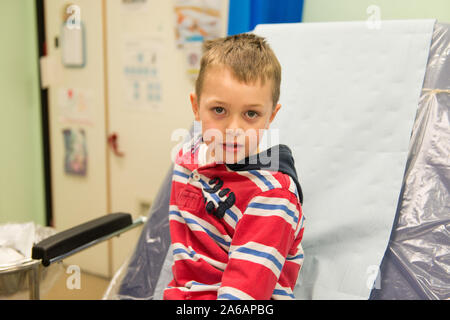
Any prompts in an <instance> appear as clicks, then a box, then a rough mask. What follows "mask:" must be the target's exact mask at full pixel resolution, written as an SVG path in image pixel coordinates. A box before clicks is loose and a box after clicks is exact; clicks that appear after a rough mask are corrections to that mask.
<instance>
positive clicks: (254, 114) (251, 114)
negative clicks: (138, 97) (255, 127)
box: [246, 111, 258, 119]
mask: <svg viewBox="0 0 450 320" xmlns="http://www.w3.org/2000/svg"><path fill="white" fill-rule="evenodd" d="M246 113H247V117H248V118H249V119H255V118H256V117H257V116H258V113H257V112H255V111H247V112H246Z"/></svg>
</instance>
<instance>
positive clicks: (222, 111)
mask: <svg viewBox="0 0 450 320" xmlns="http://www.w3.org/2000/svg"><path fill="white" fill-rule="evenodd" d="M213 111H214V112H215V113H216V114H223V113H224V112H225V109H224V108H222V107H214V108H213Z"/></svg>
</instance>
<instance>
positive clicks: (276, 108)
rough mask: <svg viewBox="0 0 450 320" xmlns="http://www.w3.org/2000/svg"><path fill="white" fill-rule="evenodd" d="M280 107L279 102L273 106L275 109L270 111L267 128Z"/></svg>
mask: <svg viewBox="0 0 450 320" xmlns="http://www.w3.org/2000/svg"><path fill="white" fill-rule="evenodd" d="M280 109H281V104H277V106H276V107H275V109H274V110H273V111H272V115H271V116H270V118H269V123H268V124H267V128H266V129H269V125H270V124H271V123H272V121H273V120H274V119H275V116H276V115H277V113H278V111H280Z"/></svg>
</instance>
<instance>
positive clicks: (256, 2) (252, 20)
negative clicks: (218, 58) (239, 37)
mask: <svg viewBox="0 0 450 320" xmlns="http://www.w3.org/2000/svg"><path fill="white" fill-rule="evenodd" d="M302 13H303V0H230V13H229V20H228V21H229V22H228V34H229V35H234V34H238V33H243V32H248V31H251V30H253V29H254V28H255V26H256V25H257V24H262V23H288V22H301V21H302Z"/></svg>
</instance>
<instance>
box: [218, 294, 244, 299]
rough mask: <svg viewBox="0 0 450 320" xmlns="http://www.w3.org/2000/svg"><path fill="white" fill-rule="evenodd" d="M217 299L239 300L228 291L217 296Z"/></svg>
mask: <svg viewBox="0 0 450 320" xmlns="http://www.w3.org/2000/svg"><path fill="white" fill-rule="evenodd" d="M217 299H227V300H241V299H239V298H238V297H236V296H233V295H232V294H230V293H223V294H221V295H219V296H218V297H217Z"/></svg>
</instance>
